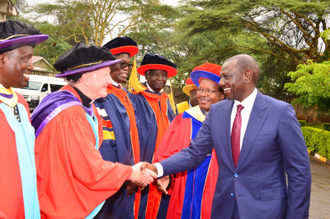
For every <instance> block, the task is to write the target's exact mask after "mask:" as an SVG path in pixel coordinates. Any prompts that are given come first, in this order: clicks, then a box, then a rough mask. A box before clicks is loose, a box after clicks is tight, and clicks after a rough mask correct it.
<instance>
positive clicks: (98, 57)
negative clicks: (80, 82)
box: [54, 43, 121, 78]
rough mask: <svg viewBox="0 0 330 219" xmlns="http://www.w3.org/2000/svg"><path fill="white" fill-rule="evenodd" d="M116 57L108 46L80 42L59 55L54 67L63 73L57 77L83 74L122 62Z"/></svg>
mask: <svg viewBox="0 0 330 219" xmlns="http://www.w3.org/2000/svg"><path fill="white" fill-rule="evenodd" d="M115 59H116V58H115V57H114V56H113V55H112V53H111V52H110V51H109V50H108V49H107V48H104V47H99V46H94V45H92V46H87V45H85V44H83V43H78V44H76V45H75V46H74V47H72V48H71V49H69V50H68V51H66V52H65V53H63V54H62V55H61V56H60V57H58V59H57V60H56V62H55V63H54V67H55V69H56V70H58V71H60V72H61V73H60V74H57V75H56V76H55V77H57V78H61V77H67V76H70V75H77V74H82V73H86V72H90V71H95V70H97V69H100V68H104V67H107V66H110V65H114V64H116V63H119V62H121V60H120V59H117V60H115Z"/></svg>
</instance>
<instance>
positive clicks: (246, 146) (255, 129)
mask: <svg viewBox="0 0 330 219" xmlns="http://www.w3.org/2000/svg"><path fill="white" fill-rule="evenodd" d="M266 109H267V104H266V101H265V98H264V96H263V95H262V94H260V93H259V92H258V94H257V97H256V100H255V102H254V105H253V108H252V111H251V115H250V119H249V122H248V125H247V128H246V131H245V135H244V139H243V144H242V149H241V152H240V155H239V158H238V163H237V169H238V168H239V167H240V166H241V165H242V164H243V162H244V160H245V159H246V157H247V156H248V154H249V152H250V149H251V147H252V146H253V142H254V140H255V139H256V137H257V136H258V134H259V131H260V130H261V128H262V126H263V124H264V122H265V120H266V118H267V114H266V112H265V110H266Z"/></svg>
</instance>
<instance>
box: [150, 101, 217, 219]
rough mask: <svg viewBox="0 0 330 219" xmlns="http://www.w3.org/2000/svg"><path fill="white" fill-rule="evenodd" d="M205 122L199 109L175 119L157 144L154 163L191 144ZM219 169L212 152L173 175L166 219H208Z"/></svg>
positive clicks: (187, 111)
mask: <svg viewBox="0 0 330 219" xmlns="http://www.w3.org/2000/svg"><path fill="white" fill-rule="evenodd" d="M204 120H205V115H204V114H203V113H202V111H201V109H200V108H199V106H195V107H193V108H190V109H188V110H186V111H185V112H183V113H181V114H179V115H178V116H176V117H175V119H174V120H173V121H172V122H171V124H170V126H169V127H168V129H167V131H166V133H165V135H164V137H163V140H162V141H161V143H160V145H159V148H158V151H157V152H156V156H155V162H159V161H162V160H164V159H166V158H168V157H170V156H172V155H173V154H176V153H178V152H179V151H181V150H182V149H184V148H186V147H188V146H189V144H190V141H191V140H193V139H194V138H195V137H196V135H197V132H198V131H199V129H200V128H201V126H202V122H203V121H204ZM207 159H209V160H207ZM218 169H219V168H218V162H217V159H216V156H215V151H214V149H213V151H212V155H211V157H209V156H208V157H207V158H205V160H204V161H203V162H202V164H200V165H199V166H198V167H196V168H194V169H192V170H189V171H185V172H182V173H178V174H175V175H173V176H172V185H171V189H172V195H171V200H170V203H169V206H168V210H167V217H166V218H167V219H181V218H202V219H209V218H210V217H211V207H212V201H213V196H214V192H215V185H216V182H217V178H218ZM188 172H189V174H190V175H189V176H188ZM188 188H189V189H188ZM187 212H188V213H187Z"/></svg>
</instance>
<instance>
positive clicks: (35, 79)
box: [14, 75, 68, 111]
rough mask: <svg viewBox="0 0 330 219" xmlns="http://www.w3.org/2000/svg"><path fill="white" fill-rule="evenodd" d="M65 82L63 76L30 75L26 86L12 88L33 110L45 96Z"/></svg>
mask: <svg viewBox="0 0 330 219" xmlns="http://www.w3.org/2000/svg"><path fill="white" fill-rule="evenodd" d="M67 84H68V83H67V82H66V81H65V80H64V79H63V78H54V77H47V76H40V75H30V80H29V84H28V86H27V87H24V88H14V90H15V91H16V92H17V93H19V94H21V95H22V96H23V97H24V99H25V100H26V101H27V102H28V104H29V107H30V111H33V110H34V109H35V108H36V107H37V106H38V104H39V103H40V101H41V100H42V99H44V98H45V96H47V95H48V94H50V93H51V92H54V91H57V90H59V89H60V88H61V87H63V86H64V85H67Z"/></svg>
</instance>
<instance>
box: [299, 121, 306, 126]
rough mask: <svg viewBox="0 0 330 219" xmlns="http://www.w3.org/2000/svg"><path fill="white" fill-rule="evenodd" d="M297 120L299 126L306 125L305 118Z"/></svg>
mask: <svg viewBox="0 0 330 219" xmlns="http://www.w3.org/2000/svg"><path fill="white" fill-rule="evenodd" d="M298 122H299V123H300V126H301V127H303V126H306V123H307V122H306V121H305V120H298Z"/></svg>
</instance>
